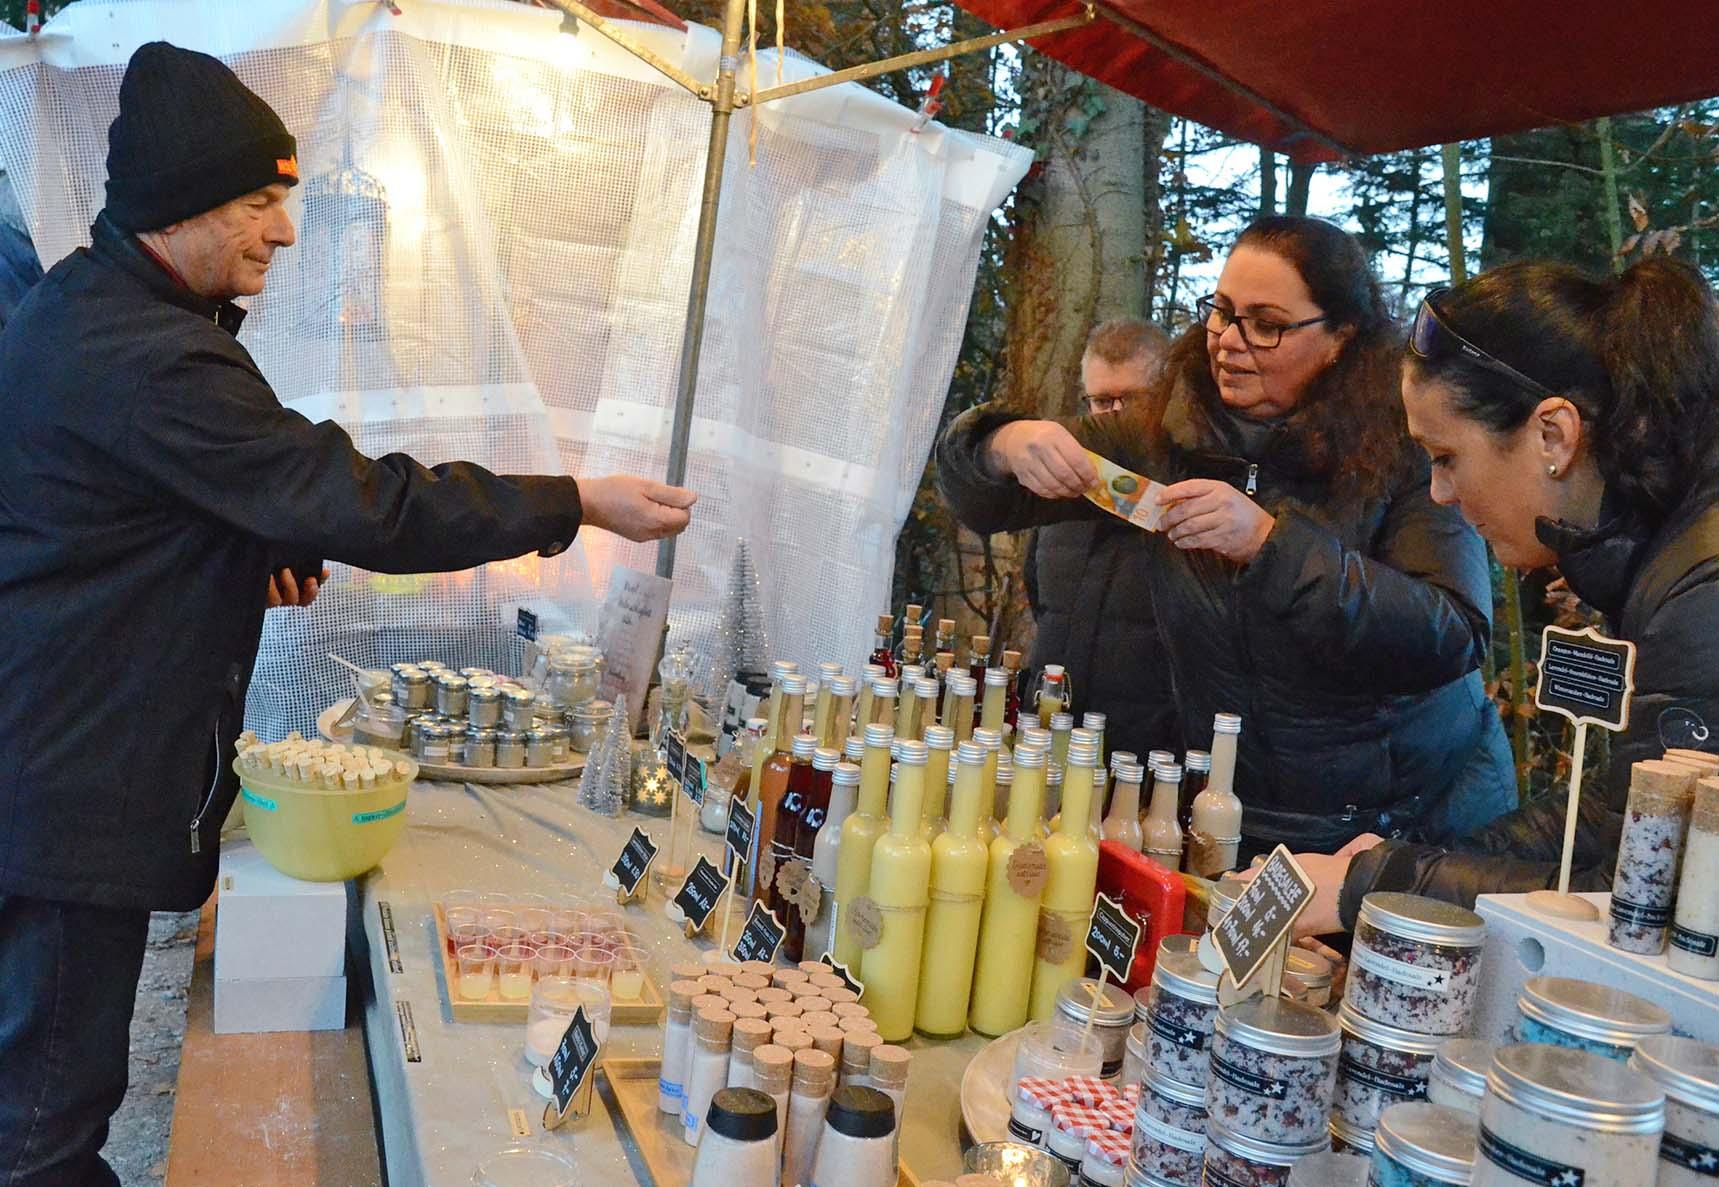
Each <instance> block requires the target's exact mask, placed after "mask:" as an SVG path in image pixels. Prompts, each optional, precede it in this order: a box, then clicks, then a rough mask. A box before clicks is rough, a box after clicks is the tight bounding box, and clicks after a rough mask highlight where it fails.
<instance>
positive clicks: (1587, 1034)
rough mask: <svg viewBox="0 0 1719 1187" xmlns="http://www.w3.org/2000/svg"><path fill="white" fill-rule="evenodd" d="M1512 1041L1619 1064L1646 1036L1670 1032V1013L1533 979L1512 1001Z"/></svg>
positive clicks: (1584, 985)
mask: <svg viewBox="0 0 1719 1187" xmlns="http://www.w3.org/2000/svg"><path fill="white" fill-rule="evenodd" d="M1516 1009H1517V1013H1518V1015H1519V1017H1518V1018H1517V1020H1516V1038H1517V1040H1518V1041H1519V1042H1523V1043H1551V1044H1553V1045H1554V1046H1558V1047H1573V1048H1575V1049H1576V1050H1579V1051H1591V1052H1593V1053H1594V1054H1595V1055H1604V1056H1605V1057H1606V1058H1607V1059H1616V1060H1619V1061H1620V1062H1621V1061H1623V1060H1626V1059H1628V1058H1629V1057H1630V1053H1631V1052H1632V1051H1634V1050H1635V1049H1636V1046H1637V1045H1638V1044H1639V1043H1640V1042H1641V1041H1642V1040H1643V1039H1645V1038H1648V1037H1649V1036H1651V1035H1660V1034H1669V1033H1671V1015H1670V1014H1669V1013H1667V1012H1666V1011H1665V1009H1664V1008H1663V1007H1661V1006H1656V1005H1654V1004H1653V1003H1652V1002H1650V1001H1648V1000H1647V999H1646V998H1642V997H1637V996H1636V995H1635V994H1633V993H1625V992H1624V991H1623V990H1621V989H1613V988H1612V987H1611V986H1609V985H1598V984H1595V983H1594V982H1592V981H1578V980H1575V979H1573V978H1569V977H1531V978H1529V979H1528V980H1527V981H1526V982H1525V983H1524V984H1523V986H1522V992H1521V993H1519V994H1518V995H1517V997H1516Z"/></svg>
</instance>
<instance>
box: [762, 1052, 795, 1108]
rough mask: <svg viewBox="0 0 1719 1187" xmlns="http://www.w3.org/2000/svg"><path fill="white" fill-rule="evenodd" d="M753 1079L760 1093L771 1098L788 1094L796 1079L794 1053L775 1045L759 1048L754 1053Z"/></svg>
mask: <svg viewBox="0 0 1719 1187" xmlns="http://www.w3.org/2000/svg"><path fill="white" fill-rule="evenodd" d="M752 1079H753V1080H754V1081H755V1082H756V1083H757V1085H758V1091H760V1092H764V1093H768V1094H769V1095H771V1096H780V1095H781V1094H782V1093H784V1092H787V1091H788V1088H789V1085H790V1084H791V1083H792V1082H793V1079H794V1053H793V1052H792V1051H790V1050H788V1048H786V1047H782V1046H779V1045H777V1044H775V1043H767V1044H765V1045H764V1046H762V1047H759V1048H757V1049H756V1050H754V1051H753V1052H752Z"/></svg>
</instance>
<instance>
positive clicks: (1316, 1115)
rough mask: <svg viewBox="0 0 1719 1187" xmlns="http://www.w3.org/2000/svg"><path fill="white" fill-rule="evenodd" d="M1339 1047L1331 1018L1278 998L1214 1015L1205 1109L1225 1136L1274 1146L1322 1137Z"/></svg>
mask: <svg viewBox="0 0 1719 1187" xmlns="http://www.w3.org/2000/svg"><path fill="white" fill-rule="evenodd" d="M1342 1044H1343V1036H1342V1033H1341V1032H1340V1031H1339V1030H1338V1027H1337V1020H1336V1019H1335V1018H1332V1017H1331V1016H1330V1015H1329V1014H1327V1013H1325V1012H1324V1011H1323V1010H1316V1009H1314V1008H1313V1007H1312V1006H1304V1005H1302V1004H1301V1003H1299V1002H1292V1001H1288V1000H1286V999H1284V998H1278V997H1256V998H1249V999H1248V1000H1247V1001H1244V1002H1238V1003H1237V1004H1236V1005H1234V1006H1231V1007H1229V1008H1227V1009H1220V1010H1219V1011H1218V1019H1217V1023H1216V1025H1215V1026H1214V1028H1213V1032H1212V1050H1211V1060H1212V1063H1211V1075H1210V1076H1208V1077H1207V1079H1206V1111H1207V1112H1208V1113H1209V1114H1210V1115H1211V1119H1212V1121H1213V1122H1214V1123H1215V1124H1218V1125H1222V1126H1223V1127H1224V1128H1225V1129H1227V1130H1229V1131H1230V1132H1231V1133H1236V1134H1240V1135H1242V1136H1243V1137H1246V1138H1250V1139H1252V1140H1254V1141H1258V1142H1266V1143H1270V1144H1273V1145H1278V1146H1299V1145H1305V1144H1306V1143H1308V1142H1311V1141H1314V1140H1315V1139H1318V1138H1322V1137H1323V1136H1324V1135H1325V1127H1326V1122H1327V1118H1329V1117H1330V1115H1331V1103H1332V1098H1333V1095H1334V1093H1335V1091H1336V1085H1337V1057H1338V1052H1339V1050H1340V1049H1341V1047H1342Z"/></svg>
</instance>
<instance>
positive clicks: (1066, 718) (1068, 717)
mask: <svg viewBox="0 0 1719 1187" xmlns="http://www.w3.org/2000/svg"><path fill="white" fill-rule="evenodd" d="M1050 727H1051V732H1052V733H1066V732H1068V731H1069V730H1072V729H1073V728H1074V714H1073V713H1052V714H1051V724H1050Z"/></svg>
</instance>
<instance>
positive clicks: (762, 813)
mask: <svg viewBox="0 0 1719 1187" xmlns="http://www.w3.org/2000/svg"><path fill="white" fill-rule="evenodd" d="M780 683H781V686H782V712H781V716H780V718H779V724H778V726H777V728H776V745H775V749H774V750H773V751H772V752H771V754H770V757H769V758H767V759H765V760H764V765H763V767H762V768H761V769H760V771H759V778H758V804H757V806H758V820H757V825H756V827H757V828H758V829H759V830H760V835H761V837H762V835H763V830H766V829H768V828H770V827H771V826H772V825H773V824H775V822H776V810H777V808H778V807H779V806H780V805H781V803H782V797H783V795H785V794H786V793H787V790H788V772H789V771H790V770H791V769H792V768H793V764H794V741H793V739H794V735H795V734H797V733H799V732H800V722H801V720H802V718H803V717H804V716H805V712H806V678H805V677H804V676H802V675H800V674H799V673H798V672H794V673H790V674H788V675H786V676H784V677H782V679H781V682H780ZM814 745H816V743H814ZM806 757H807V760H808V761H810V759H811V755H809V754H808V755H807V756H806ZM769 864H770V863H768V862H766V861H765V860H764V851H763V849H762V847H761V848H760V849H759V866H760V870H759V873H760V874H765V873H769V874H770V875H771V878H770V881H771V882H772V883H773V882H774V881H775V877H774V872H773V871H770V870H766V869H764V868H762V867H764V866H767V865H769ZM770 890H771V887H770V886H769V885H766V884H765V882H764V879H763V878H760V879H759V881H758V884H757V885H756V886H754V887H753V891H752V897H753V898H754V899H757V900H758V901H759V902H762V903H766V904H768V903H769V902H770Z"/></svg>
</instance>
